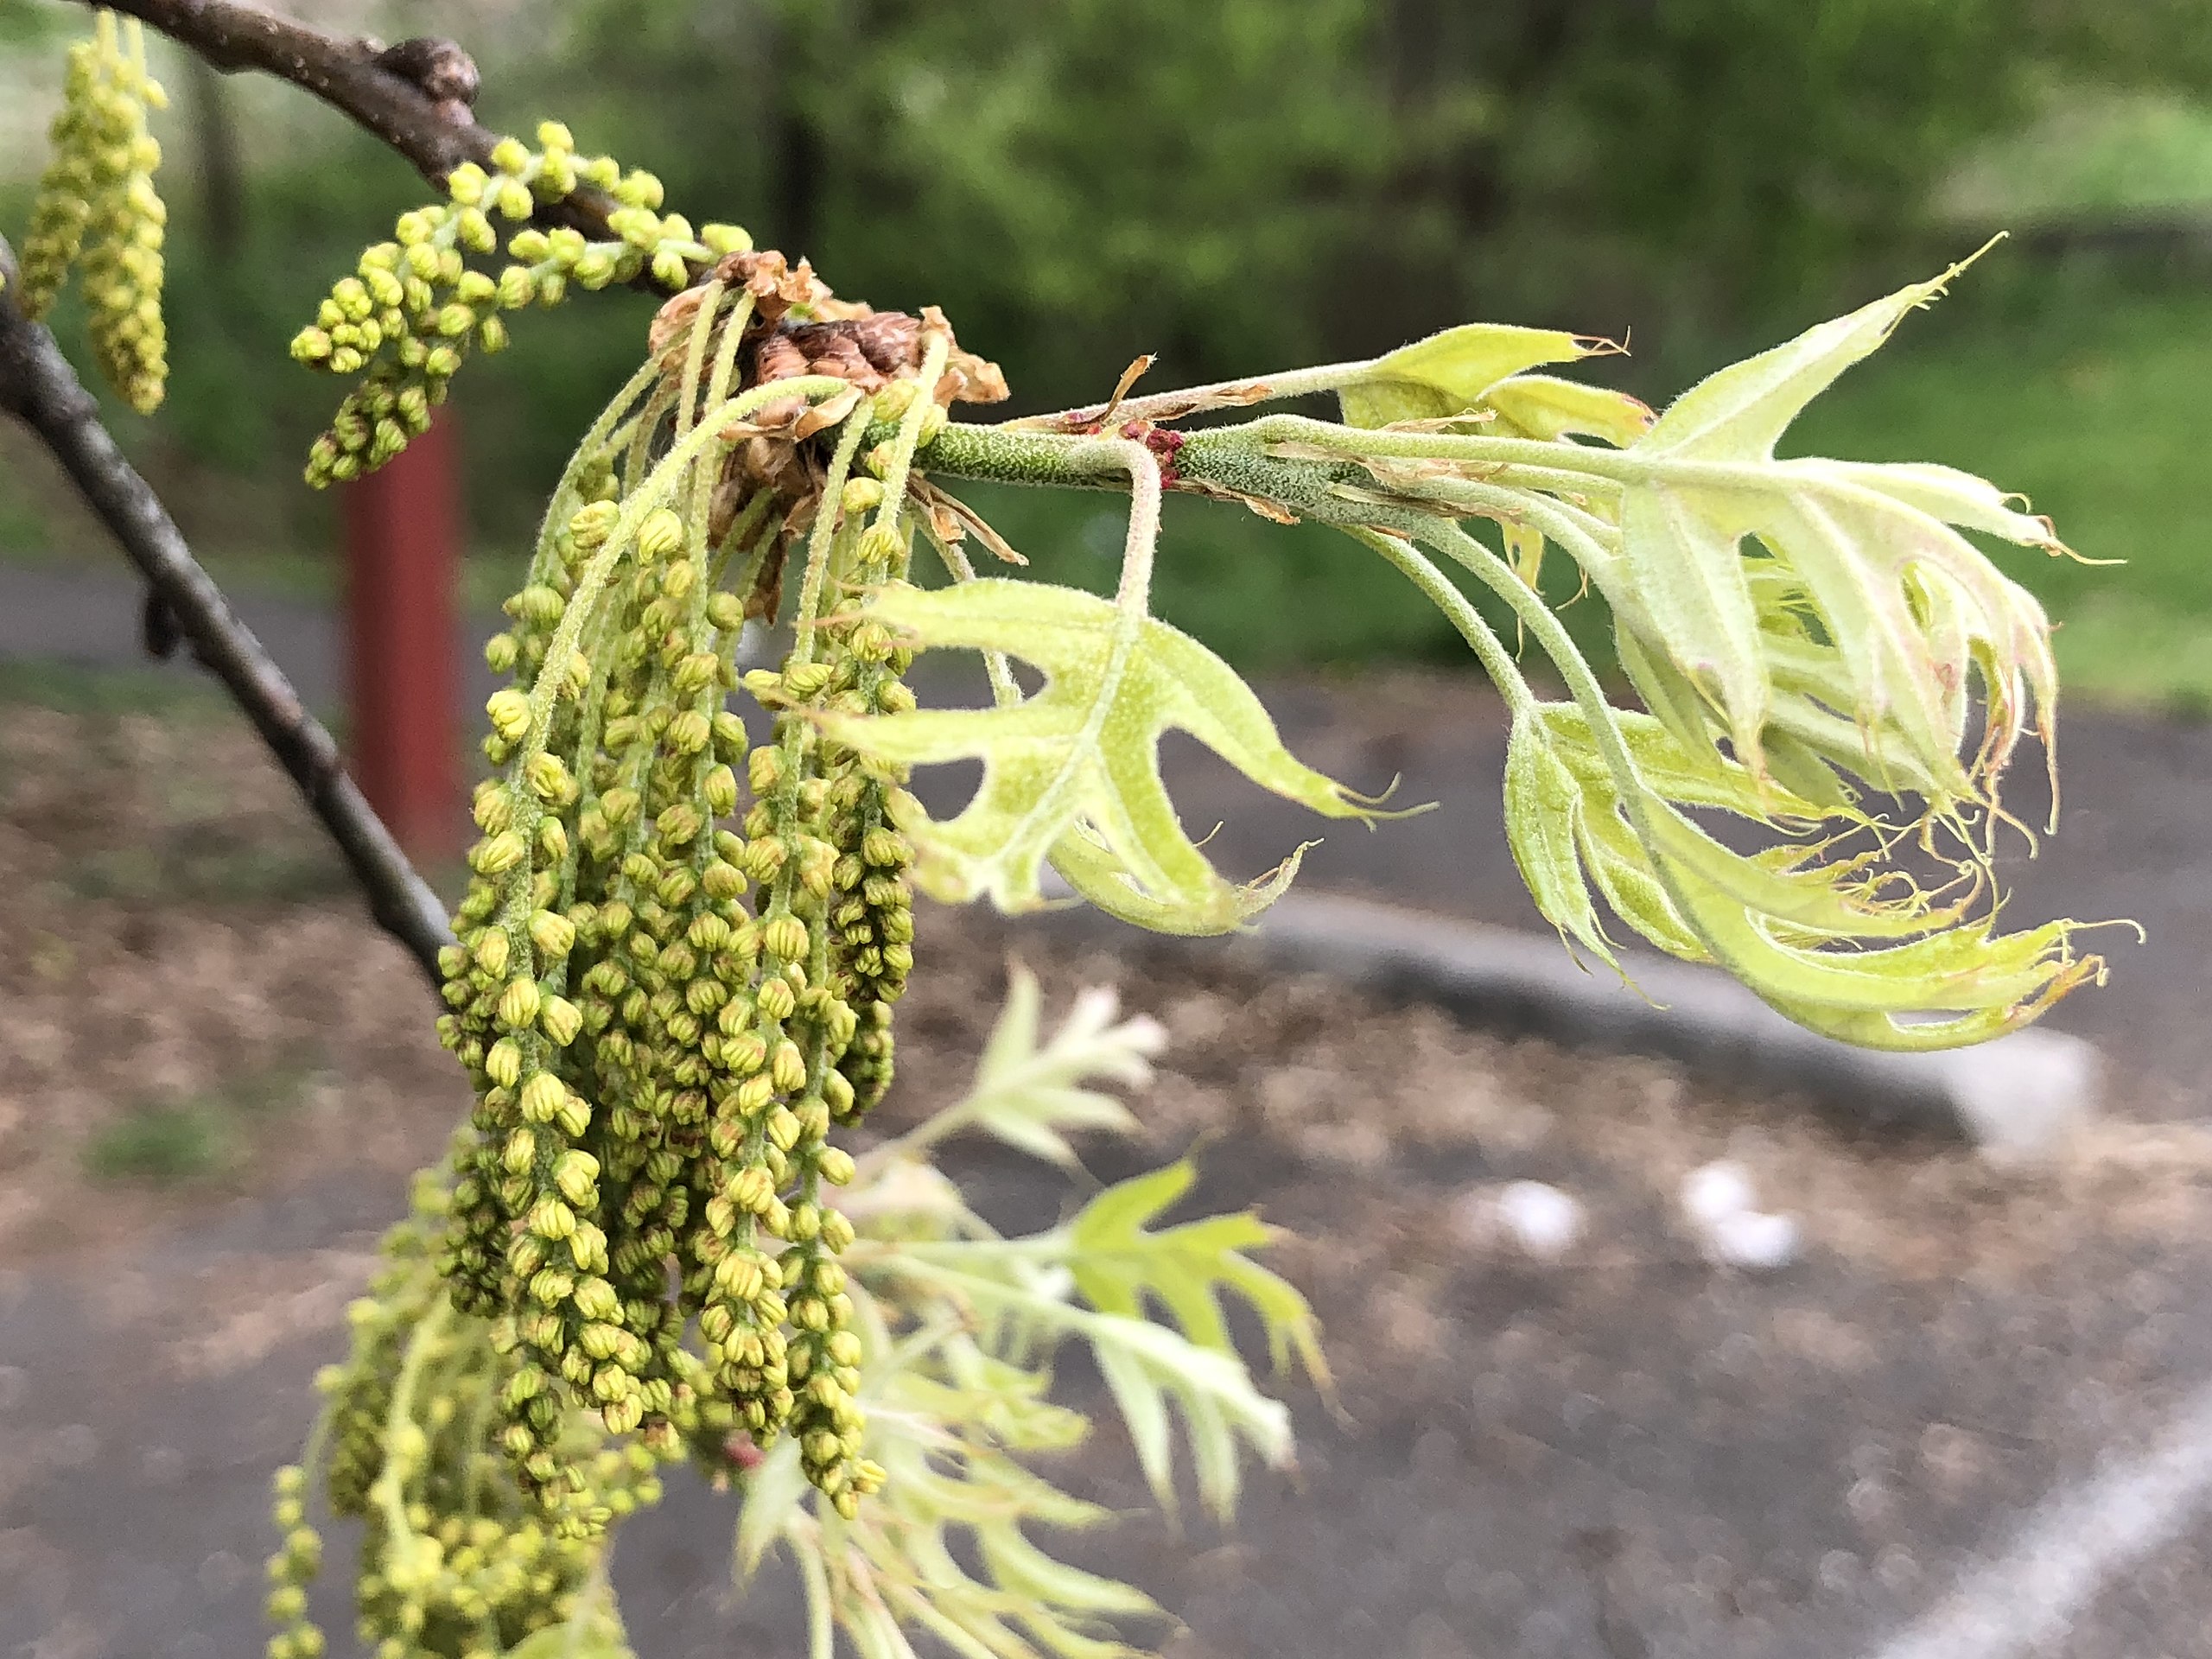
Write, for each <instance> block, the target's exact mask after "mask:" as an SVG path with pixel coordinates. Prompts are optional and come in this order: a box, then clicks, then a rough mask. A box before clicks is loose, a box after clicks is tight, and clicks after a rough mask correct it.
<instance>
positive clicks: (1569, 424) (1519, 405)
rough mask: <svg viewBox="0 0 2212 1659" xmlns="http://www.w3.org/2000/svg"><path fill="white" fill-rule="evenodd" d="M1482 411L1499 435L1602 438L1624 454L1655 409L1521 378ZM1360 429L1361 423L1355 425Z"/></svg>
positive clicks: (1602, 391) (1535, 377) (1493, 393)
mask: <svg viewBox="0 0 2212 1659" xmlns="http://www.w3.org/2000/svg"><path fill="white" fill-rule="evenodd" d="M1480 403H1481V406H1482V407H1483V408H1485V409H1489V410H1494V411H1495V412H1496V414H1497V427H1496V430H1497V431H1498V433H1499V435H1501V436H1503V435H1517V436H1521V437H1529V438H1537V439H1541V440H1543V441H1545V442H1557V441H1558V440H1560V439H1562V438H1569V437H1591V438H1603V439H1604V440H1605V442H1607V443H1610V444H1611V445H1613V446H1614V447H1615V448H1621V449H1625V448H1628V447H1629V445H1630V444H1632V443H1634V442H1637V440H1638V439H1640V438H1642V437H1643V435H1644V434H1645V433H1646V432H1648V431H1649V430H1650V429H1651V423H1652V421H1653V420H1654V419H1655V418H1656V417H1655V416H1653V414H1652V412H1651V409H1650V406H1649V404H1644V403H1643V402H1642V401H1640V400H1639V399H1637V398H1634V397H1630V396H1629V395H1628V394H1627V393H1626V392H1624V391H1608V390H1607V389H1606V388H1605V387H1603V386H1589V385H1583V384H1582V383H1581V382H1580V381H1579V380H1561V379H1560V378H1558V377H1557V376H1555V375H1549V374H1516V375H1515V376H1513V377H1512V378H1510V379H1508V380H1501V381H1499V382H1498V383H1497V385H1494V386H1491V387H1490V388H1489V389H1487V390H1486V391H1484V393H1483V395H1482V397H1481V399H1480ZM1355 424H1357V423H1355Z"/></svg>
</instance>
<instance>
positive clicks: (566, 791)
mask: <svg viewBox="0 0 2212 1659" xmlns="http://www.w3.org/2000/svg"><path fill="white" fill-rule="evenodd" d="M527 776H528V778H529V780H530V789H531V794H533V795H535V796H537V798H538V799H539V800H541V801H543V802H544V803H545V804H546V805H548V806H566V805H567V804H569V802H570V801H573V800H575V798H576V780H575V779H574V778H571V777H570V776H569V768H568V766H567V765H566V764H565V763H563V760H562V759H561V757H560V756H559V755H557V754H544V753H540V754H536V755H533V756H531V762H530V766H529V769H528V772H527Z"/></svg>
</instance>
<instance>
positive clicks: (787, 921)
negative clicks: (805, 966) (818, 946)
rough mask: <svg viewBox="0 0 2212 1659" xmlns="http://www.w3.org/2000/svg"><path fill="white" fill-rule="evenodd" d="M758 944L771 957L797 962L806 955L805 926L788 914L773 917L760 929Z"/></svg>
mask: <svg viewBox="0 0 2212 1659" xmlns="http://www.w3.org/2000/svg"><path fill="white" fill-rule="evenodd" d="M760 944H761V947H762V949H764V950H766V951H767V952H768V954H769V955H771V956H773V957H782V958H783V959H784V960H785V962H795V961H798V959H800V958H801V957H804V956H805V955H806V954H807V944H808V940H807V935H806V924H805V923H804V922H802V921H800V920H799V918H798V917H796V916H793V915H791V914H790V913H789V912H786V913H785V914H784V915H781V916H778V917H774V918H771V919H770V920H769V921H768V922H766V924H765V925H763V926H762V927H761V930H760Z"/></svg>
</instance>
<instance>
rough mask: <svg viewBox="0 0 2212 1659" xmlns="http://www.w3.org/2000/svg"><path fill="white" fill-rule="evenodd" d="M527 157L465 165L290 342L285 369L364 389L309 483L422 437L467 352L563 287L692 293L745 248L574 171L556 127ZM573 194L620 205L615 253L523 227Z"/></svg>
mask: <svg viewBox="0 0 2212 1659" xmlns="http://www.w3.org/2000/svg"><path fill="white" fill-rule="evenodd" d="M537 142H538V144H539V146H540V148H539V149H537V150H536V151H532V150H531V149H530V148H529V147H528V146H526V145H525V144H524V143H522V142H521V141H520V140H519V139H515V138H505V139H502V140H500V142H499V143H498V144H497V145H496V146H494V147H493V151H492V156H491V162H492V165H491V168H490V170H488V171H487V170H486V168H481V167H479V166H478V165H477V164H476V163H475V162H464V163H463V164H462V165H461V166H460V167H457V168H454V171H453V173H452V175H450V176H449V177H448V179H447V181H446V192H447V196H448V200H445V201H442V202H433V203H431V204H430V205H429V206H428V207H418V208H415V209H412V210H410V212H407V213H402V214H401V215H400V216H399V219H398V223H397V226H396V227H395V232H394V235H395V239H394V240H392V241H390V242H379V243H378V244H376V245H374V246H372V247H371V248H370V249H369V250H368V251H366V252H365V253H363V254H362V256H361V258H360V263H359V266H358V267H357V268H356V269H355V270H354V273H353V275H352V276H350V277H344V278H342V279H341V280H340V282H339V283H337V284H336V285H335V286H334V288H333V289H331V291H330V295H329V296H328V297H327V299H325V300H324V301H323V302H322V304H321V308H320V309H319V310H318V312H317V313H316V315H315V321H314V322H313V323H311V324H309V325H308V327H305V328H302V329H301V330H300V332H299V333H298V334H296V335H295V336H294V337H293V340H292V356H293V357H294V358H295V359H296V360H298V361H299V362H302V363H304V364H307V365H310V366H311V367H315V368H321V369H324V370H327V371H328V372H331V373H333V374H340V375H355V374H359V375H361V376H362V378H361V380H360V382H359V384H358V385H355V386H354V387H353V390H352V391H348V392H347V393H346V397H345V399H344V401H343V402H342V403H340V405H339V409H338V413H337V415H336V416H334V417H333V419H332V421H331V423H330V429H329V430H328V431H327V432H325V433H324V434H323V435H322V436H321V437H320V438H318V439H317V440H316V441H315V445H314V447H313V448H311V449H310V450H309V452H308V467H307V479H308V483H310V484H313V485H315V486H318V487H320V486H323V485H326V484H328V483H331V482H332V481H334V480H341V481H342V480H346V479H349V478H355V477H358V476H359V475H360V474H363V473H369V472H374V471H375V470H376V469H377V468H378V467H381V466H383V465H384V464H385V462H386V461H390V460H391V458H392V457H393V456H394V455H396V454H398V453H399V452H400V451H401V450H402V449H404V448H406V447H407V442H408V440H409V439H410V438H412V437H415V436H417V435H420V434H421V433H423V431H425V430H427V429H428V428H429V423H430V411H431V410H433V409H435V408H436V407H437V406H438V405H439V404H442V403H443V402H444V401H445V399H446V394H447V392H448V390H449V389H450V387H451V385H452V382H453V377H454V375H455V374H457V373H458V372H460V370H461V363H462V362H463V360H464V359H466V358H467V355H468V353H470V351H472V350H480V351H486V352H496V351H499V350H500V349H502V348H503V347H504V346H505V345H506V343H507V329H506V324H505V321H503V320H502V318H501V315H500V314H501V313H502V312H508V311H518V310H521V309H523V308H525V307H528V306H531V305H541V306H552V305H557V304H559V303H560V302H561V301H562V300H563V298H564V297H565V296H567V294H568V291H569V283H576V284H578V285H580V286H582V287H583V288H588V289H599V288H605V287H606V286H607V284H608V283H626V282H629V281H630V280H631V279H632V278H633V277H637V276H638V275H639V273H640V272H642V271H646V270H650V271H651V272H652V275H653V277H655V279H656V280H658V281H659V282H660V283H663V284H664V285H665V286H668V287H680V286H682V285H683V283H686V282H687V281H689V280H690V271H691V269H692V267H693V266H694V265H695V264H702V263H706V262H709V261H712V260H713V259H715V258H716V257H720V256H721V255H723V254H726V253H729V252H732V251H736V250H739V249H742V248H746V247H748V246H750V245H751V244H750V241H749V239H748V238H747V236H746V234H745V232H743V231H741V230H740V229H738V228H737V227H736V226H731V225H707V226H702V227H701V228H700V230H699V231H698V232H697V234H696V237H695V235H694V233H693V232H692V228H691V225H690V221H689V220H688V219H684V218H683V215H681V214H680V213H670V214H666V215H663V214H661V213H658V212H657V211H656V210H657V209H658V207H660V204H661V184H660V181H659V180H658V179H657V178H655V177H654V176H653V175H652V174H650V173H644V172H637V171H632V172H630V173H627V174H626V173H624V172H623V170H622V168H621V165H620V163H619V162H616V161H615V160H614V159H613V157H612V156H591V157H588V158H580V157H579V156H577V155H576V153H575V137H573V136H572V135H571V134H570V132H569V129H568V128H567V127H565V126H563V125H562V124H561V123H559V122H557V121H548V122H545V123H543V124H541V125H540V126H539V127H538V129H537ZM580 183H588V184H592V185H594V186H597V187H598V188H601V189H603V190H606V191H608V192H610V193H611V194H613V196H614V198H615V200H617V201H618V202H620V204H621V205H620V207H617V208H616V209H615V211H614V212H613V213H612V214H611V215H609V219H608V223H609V225H610V226H611V227H612V228H613V230H614V232H616V234H617V236H618V237H619V238H620V239H619V240H614V241H604V242H593V241H588V240H587V239H586V238H585V237H584V236H583V235H582V233H581V232H577V231H575V230H571V229H568V228H566V227H562V228H557V229H555V230H552V231H550V232H549V231H543V230H539V229H537V228H536V227H535V226H529V225H527V224H526V223H525V221H527V220H528V219H530V218H531V215H532V214H533V213H536V212H537V209H538V208H539V207H541V206H543V205H545V204H549V203H552V202H557V201H561V200H565V199H566V198H567V197H568V196H569V195H570V194H573V193H574V192H575V189H576V188H577V186H578V185H579V184H580ZM501 220H505V221H506V222H508V223H510V224H522V225H523V226H524V228H522V229H520V230H518V231H516V232H514V233H513V234H512V236H510V237H509V238H507V243H506V253H507V259H508V263H506V264H504V265H501V266H499V267H498V268H497V269H496V270H486V269H482V268H479V267H476V266H472V265H471V264H469V263H468V261H469V257H471V256H483V257H488V256H491V255H493V254H496V253H497V252H498V251H499V238H500V232H499V221H501Z"/></svg>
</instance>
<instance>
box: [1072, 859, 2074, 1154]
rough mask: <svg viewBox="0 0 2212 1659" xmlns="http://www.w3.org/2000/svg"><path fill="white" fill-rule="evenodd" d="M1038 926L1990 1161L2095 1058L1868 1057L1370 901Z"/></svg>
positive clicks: (2068, 1104) (1295, 897)
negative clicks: (1243, 968)
mask: <svg viewBox="0 0 2212 1659" xmlns="http://www.w3.org/2000/svg"><path fill="white" fill-rule="evenodd" d="M1039 920H1041V921H1042V922H1043V925H1045V926H1046V928H1047V929H1049V930H1050V931H1055V932H1060V933H1064V934H1068V935H1073V936H1077V937H1080V938H1084V939H1085V940H1086V941H1088V942H1093V943H1098V944H1113V945H1114V946H1116V948H1119V949H1123V950H1128V949H1135V950H1141V951H1144V952H1148V953H1149V952H1160V953H1173V954H1179V955H1180V954H1185V953H1190V952H1207V951H1212V952H1218V953H1220V954H1222V955H1224V956H1225V957H1228V958H1230V960H1233V961H1242V962H1246V963H1253V964H1255V965H1258V966H1262V967H1265V968H1267V969H1272V970H1274V971H1276V972H1288V973H1320V974H1328V975H1332V976H1337V977H1339V978H1342V979H1344V980H1345V981H1347V982H1350V983H1352V984H1355V985H1358V986H1360V987H1362V988H1364V989H1367V990H1370V991H1372V992H1375V993H1376V994H1378V995H1383V996H1385V997H1389V998H1392V999H1402V1000H1406V1001H1423V1002H1429V1003H1433V1004H1435V1005H1436V1006H1438V1007H1442V1008H1446V1009H1448V1010H1449V1011H1450V1012H1452V1014H1457V1015H1458V1016H1459V1017H1460V1018H1461V1019H1463V1020H1466V1021H1468V1022H1469V1023H1470V1024H1471V1025H1478V1026H1481V1027H1485V1028H1487V1029H1490V1030H1494V1031H1503V1032H1509V1033H1525V1034H1528V1035H1531V1036H1541V1037H1544V1038H1547V1039H1549V1040H1551V1041H1554V1042H1556V1043H1559V1044H1560V1045H1562V1046H1567V1047H1572V1048H1586V1049H1593V1050H1598V1051H1600V1052H1612V1053H1633V1054H1648V1055H1651V1056H1654V1057H1656V1058H1663V1059H1671V1060H1677V1061H1680V1062H1681V1064H1683V1065H1687V1066H1689V1067H1691V1068H1693V1069H1694V1070H1695V1071H1699V1072H1700V1073H1702V1074H1704V1075H1706V1076H1707V1077H1713V1078H1716V1079H1719V1080H1723V1081H1726V1082H1728V1083H1732V1084H1744V1085H1747V1086H1750V1087H1754V1088H1761V1089H1774V1090H1790V1091H1792V1092H1795V1093H1797V1094H1801V1095H1803V1096H1807V1097H1808V1098H1809V1099H1810V1100H1812V1101H1813V1102H1815V1103H1817V1104H1819V1105H1820V1106H1821V1107H1822V1108H1824V1109H1827V1110H1829V1111H1831V1112H1834V1113H1835V1114H1837V1115H1838V1116H1840V1117H1842V1118H1844V1119H1846V1120H1847V1121H1848V1122H1851V1123H1852V1124H1853V1125H1857V1126H1860V1127H1867V1128H1886V1129H1897V1130H1905V1131H1918V1132H1921V1133H1929V1132H1933V1133H1936V1134H1938V1135H1944V1136H1947V1137H1951V1138H1956V1139H1962V1140H1965V1141H1969V1142H1971V1143H1972V1144H1973V1145H1974V1146H1976V1147H1979V1148H1980V1149H1981V1150H1982V1152H1983V1153H1985V1154H1987V1155H1988V1156H1990V1157H1992V1158H1993V1159H2020V1158H2033V1157H2036V1156H2039V1155H2041V1154H2044V1153H2047V1152H2049V1151H2050V1150H2051V1149H2052V1148H2053V1147H2056V1145H2058V1144H2059V1143H2060V1142H2061V1141H2063V1140H2064V1139H2065V1138H2066V1137H2067V1136H2068V1135H2070V1134H2071V1133H2072V1132H2073V1131H2074V1130H2075V1129H2077V1128H2080V1127H2082V1125H2084V1124H2086V1123H2087V1122H2089V1121H2090V1120H2091V1119H2092V1118H2093V1117H2094V1116H2095V1114H2096V1110H2097V1102H2098V1095H2099V1089H2100V1084H2101V1071H2102V1061H2101V1056H2100V1055H2099V1053H2098V1052H2097V1050H2096V1048H2095V1047H2094V1046H2093V1045H2091V1044H2089V1043H2088V1042H2085V1041H2084V1040H2082V1039H2081V1038H2078V1037H2070V1036H2068V1035H2066V1034H2064V1033H2060V1032H2050V1031H2040V1030H2033V1031H2024V1032H2017V1033H2013V1034H2012V1035H2011V1036H2008V1037H2003V1038H1999V1039H1997V1040H1996V1041H1994V1042H1990V1043H1985V1044H1983V1045H1981V1046H1979V1047H1977V1048H1972V1049H1965V1050H1959V1051H1954V1052H1944V1053H1936V1054H1891V1053H1877V1052H1871V1051H1868V1050H1866V1049H1859V1048H1853V1047H1852V1046H1850V1045H1848V1044H1846V1043H1839V1042H1836V1041H1834V1039H1830V1038H1826V1037H1820V1036H1816V1035H1815V1034H1814V1033H1811V1032H1808V1031H1805V1030H1802V1029H1801V1028H1800V1027H1796V1026H1794V1025H1792V1024H1791V1023H1790V1022H1789V1020H1785V1019H1783V1017H1782V1015H1780V1014H1777V1013H1776V1012H1775V1011H1774V1010H1773V1009H1771V1008H1770V1007H1767V1006H1766V1004H1764V1002H1762V1001H1759V1000H1758V997H1756V996H1754V995H1752V994H1751V992H1749V991H1747V990H1745V988H1743V987H1742V986H1741V985H1739V984H1738V983H1737V982H1735V981H1734V980H1732V979H1730V978H1728V977H1727V976H1726V975H1724V974H1721V973H1719V972H1718V971H1716V970H1714V969H1706V968H1697V967H1693V966H1690V965H1688V964H1687V963H1678V962H1675V961H1673V960H1671V959H1669V958H1665V957H1650V956H1643V955H1631V954H1628V953H1624V954H1623V956H1622V959H1621V960H1622V965H1623V966H1624V968H1626V969H1627V970H1628V972H1629V974H1630V976H1631V977H1632V978H1633V979H1634V981H1635V982H1636V984H1637V987H1638V988H1640V989H1641V990H1642V991H1643V996H1638V995H1637V993H1636V991H1633V990H1630V989H1629V988H1626V987H1624V986H1623V985H1621V984H1620V983H1619V982H1618V981H1617V980H1615V979H1614V978H1613V977H1612V976H1611V974H1609V973H1606V972H1605V971H1604V970H1603V969H1599V970H1598V971H1595V972H1586V971H1584V970H1583V969H1581V968H1580V967H1578V966H1577V965H1576V963H1575V962H1574V961H1573V958H1572V957H1569V956H1568V954H1567V950H1565V949H1564V948H1563V947H1562V946H1561V945H1560V943H1559V942H1558V941H1557V940H1556V939H1554V938H1551V937H1549V936H1548V935H1547V936H1538V935H1535V934H1528V933H1519V932H1515V931H1509V930H1507V929H1503V928H1496V927H1486V926H1484V925H1479V924H1477V923H1472V922H1462V921H1455V920H1452V919H1451V918H1446V917H1441V916H1436V915H1432V914H1429V913H1427V912H1421V911H1414V910H1408V909H1404V908H1402V907H1400V906H1393V905H1386V904H1379V903H1376V902H1374V901H1372V900H1370V899H1352V898H1347V897H1343V896H1339V895H1337V894H1331V893H1288V894H1286V895H1285V896H1284V897H1283V898H1282V899H1280V900H1279V901H1277V903H1276V904H1275V905H1274V906H1273V907H1272V908H1271V909H1269V910H1268V912H1267V913H1266V915H1265V916H1263V917H1262V918H1261V921H1260V924H1259V925H1258V926H1257V927H1255V929H1254V930H1253V931H1250V932H1249V933H1245V934H1241V935H1237V936H1235V937H1233V938H1227V939H1173V938H1160V937H1159V936H1156V935H1149V934H1141V933H1137V932H1135V931H1134V930H1131V929H1129V928H1127V927H1124V926H1122V925H1120V924H1119V923H1116V922H1114V921H1112V920H1110V919H1109V918H1106V917H1103V916H1102V915H1100V914H1098V913H1097V912H1095V911H1091V910H1089V909H1087V908H1086V909H1071V910H1064V911H1058V912H1051V913H1050V915H1049V917H1048V918H1033V921H1032V923H1031V924H1030V925H1036V922H1037V921H1039ZM1647 998H1648V999H1649V1000H1648V1001H1647V1000H1646V999H1647Z"/></svg>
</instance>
